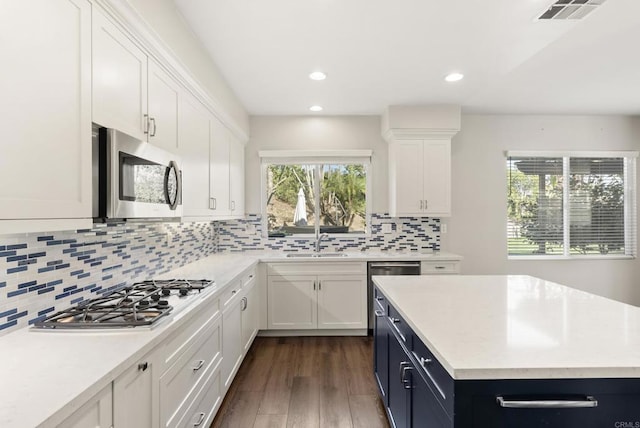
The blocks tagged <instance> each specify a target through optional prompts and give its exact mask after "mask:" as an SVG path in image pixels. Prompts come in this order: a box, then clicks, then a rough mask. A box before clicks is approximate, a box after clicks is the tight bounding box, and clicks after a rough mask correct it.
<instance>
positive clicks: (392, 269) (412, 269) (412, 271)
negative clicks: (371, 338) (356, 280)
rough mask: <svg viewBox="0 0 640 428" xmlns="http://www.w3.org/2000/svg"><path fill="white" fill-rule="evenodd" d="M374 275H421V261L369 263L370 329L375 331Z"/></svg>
mask: <svg viewBox="0 0 640 428" xmlns="http://www.w3.org/2000/svg"><path fill="white" fill-rule="evenodd" d="M374 275H420V262H419V261H397V262H369V263H367V314H368V315H369V322H368V328H369V331H371V330H372V329H373V309H372V306H373V281H372V280H371V277H372V276H374Z"/></svg>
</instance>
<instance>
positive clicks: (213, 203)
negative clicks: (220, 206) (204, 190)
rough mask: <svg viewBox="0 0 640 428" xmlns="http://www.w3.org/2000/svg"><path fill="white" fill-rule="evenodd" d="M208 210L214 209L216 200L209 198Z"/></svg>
mask: <svg viewBox="0 0 640 428" xmlns="http://www.w3.org/2000/svg"><path fill="white" fill-rule="evenodd" d="M209 209H210V210H215V209H216V198H209Z"/></svg>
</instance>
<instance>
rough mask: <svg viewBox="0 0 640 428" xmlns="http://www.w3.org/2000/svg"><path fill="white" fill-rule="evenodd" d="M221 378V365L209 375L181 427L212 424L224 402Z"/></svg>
mask: <svg viewBox="0 0 640 428" xmlns="http://www.w3.org/2000/svg"><path fill="white" fill-rule="evenodd" d="M220 382H221V380H220V367H219V366H218V367H216V368H215V370H213V372H212V373H211V375H210V376H209V377H208V379H207V382H206V383H205V384H204V385H203V387H202V389H201V390H200V391H199V392H198V395H197V396H196V397H195V399H194V400H193V401H192V402H189V403H185V404H189V406H188V408H187V410H186V411H185V412H184V415H183V417H182V419H181V420H180V422H178V424H177V425H176V426H177V427H179V428H187V427H188V428H199V427H201V428H206V427H208V426H209V425H211V422H213V418H214V417H215V415H216V412H217V411H218V408H219V407H220V404H221V403H222V391H221V383H220Z"/></svg>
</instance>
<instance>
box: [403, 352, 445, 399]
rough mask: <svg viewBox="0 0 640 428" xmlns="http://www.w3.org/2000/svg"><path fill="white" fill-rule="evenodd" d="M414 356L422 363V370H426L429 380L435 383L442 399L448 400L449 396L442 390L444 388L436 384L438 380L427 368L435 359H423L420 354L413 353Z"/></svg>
mask: <svg viewBox="0 0 640 428" xmlns="http://www.w3.org/2000/svg"><path fill="white" fill-rule="evenodd" d="M411 353H412V354H413V356H414V357H415V359H416V360H418V361H419V362H420V365H421V366H422V368H423V369H424V372H425V373H426V374H427V376H428V377H429V379H430V380H431V382H433V385H434V386H435V387H436V389H437V390H438V392H439V393H440V395H442V398H444V399H446V398H447V396H446V394H445V393H444V391H443V390H442V388H441V387H440V385H438V382H436V380H435V379H434V378H433V375H432V374H431V372H430V371H429V369H428V368H427V366H428V365H429V364H431V363H433V359H431V358H425V357H421V356H419V355H418V354H416V353H415V352H413V351H412V352H411Z"/></svg>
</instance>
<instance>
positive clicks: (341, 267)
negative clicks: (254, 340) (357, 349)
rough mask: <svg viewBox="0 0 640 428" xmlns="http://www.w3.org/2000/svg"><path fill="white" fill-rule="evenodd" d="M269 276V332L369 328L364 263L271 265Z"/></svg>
mask: <svg viewBox="0 0 640 428" xmlns="http://www.w3.org/2000/svg"><path fill="white" fill-rule="evenodd" d="M267 272H268V273H267V275H268V279H267V288H268V290H267V296H268V297H267V302H268V303H267V325H268V328H269V329H275V330H283V329H284V330H308V329H365V328H367V278H366V264H365V263H352V262H343V263H321V262H313V263H271V264H269V266H268V268H267Z"/></svg>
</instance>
